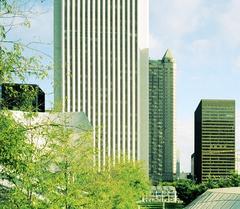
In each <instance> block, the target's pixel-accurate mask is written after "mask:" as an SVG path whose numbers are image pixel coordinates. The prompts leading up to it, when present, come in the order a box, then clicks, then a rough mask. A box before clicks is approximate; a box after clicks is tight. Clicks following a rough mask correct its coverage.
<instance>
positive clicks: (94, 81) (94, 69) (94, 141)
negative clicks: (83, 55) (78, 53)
mask: <svg viewBox="0 0 240 209" xmlns="http://www.w3.org/2000/svg"><path fill="white" fill-rule="evenodd" d="M95 1H96V0H93V2H92V12H91V13H92V34H93V35H92V40H91V41H92V49H91V50H92V76H93V78H92V81H93V83H92V100H93V102H92V104H93V106H92V107H91V108H92V109H93V111H92V112H93V115H92V124H93V148H94V151H95V145H96V137H97V136H96V127H97V124H96V111H97V106H96V73H97V70H98V69H97V68H96V2H95ZM93 161H94V165H96V158H95V153H94V159H93Z"/></svg>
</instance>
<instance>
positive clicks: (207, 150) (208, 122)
mask: <svg viewBox="0 0 240 209" xmlns="http://www.w3.org/2000/svg"><path fill="white" fill-rule="evenodd" d="M234 170H235V101H234V100H201V102H200V104H199V105H198V107H197V109H196V111H195V154H194V178H195V180H196V181H197V182H204V181H206V180H207V179H208V178H209V177H211V178H213V179H216V178H219V177H226V176H228V175H229V174H230V173H231V172H233V171H234Z"/></svg>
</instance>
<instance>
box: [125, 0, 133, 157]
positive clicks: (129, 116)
mask: <svg viewBox="0 0 240 209" xmlns="http://www.w3.org/2000/svg"><path fill="white" fill-rule="evenodd" d="M126 11H127V19H126V20H127V56H126V57H127V67H126V69H127V72H126V75H127V79H126V80H127V86H126V87H127V92H126V91H125V92H126V93H127V99H126V102H127V116H126V117H127V121H126V126H127V127H126V128H127V150H128V151H127V156H128V160H130V159H131V154H132V151H131V135H130V134H131V112H130V110H131V108H130V105H131V96H130V91H131V82H130V79H131V71H132V69H131V56H130V48H131V42H130V37H131V31H130V23H131V19H130V18H131V13H130V1H127V10H126Z"/></svg>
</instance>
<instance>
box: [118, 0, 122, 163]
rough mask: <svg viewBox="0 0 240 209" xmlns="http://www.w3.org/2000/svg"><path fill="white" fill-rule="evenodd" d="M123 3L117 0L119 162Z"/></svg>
mask: <svg viewBox="0 0 240 209" xmlns="http://www.w3.org/2000/svg"><path fill="white" fill-rule="evenodd" d="M121 6H122V3H121V2H120V0H117V57H118V59H117V83H118V86H117V90H118V91H117V139H118V145H117V146H118V160H120V158H121V99H122V98H121V70H122V69H121V68H120V66H121V64H120V63H121V62H122V60H121V59H120V57H121V55H120V52H121V51H120V43H121V40H120V37H121V36H120V33H121V18H120V13H121V10H122V8H121Z"/></svg>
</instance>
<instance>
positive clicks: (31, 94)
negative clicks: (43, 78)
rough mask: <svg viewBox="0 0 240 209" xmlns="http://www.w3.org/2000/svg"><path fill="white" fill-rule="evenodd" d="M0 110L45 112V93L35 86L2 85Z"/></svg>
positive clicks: (0, 88)
mask: <svg viewBox="0 0 240 209" xmlns="http://www.w3.org/2000/svg"><path fill="white" fill-rule="evenodd" d="M0 109H8V110H21V111H33V112H45V93H44V92H43V91H42V89H41V88H40V87H39V86H38V85H35V84H17V83H2V84H1V85H0Z"/></svg>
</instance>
